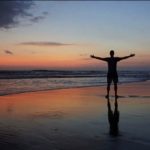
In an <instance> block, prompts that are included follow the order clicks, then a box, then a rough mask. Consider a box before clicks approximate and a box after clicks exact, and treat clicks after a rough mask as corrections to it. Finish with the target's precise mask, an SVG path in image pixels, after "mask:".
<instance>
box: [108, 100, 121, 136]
mask: <svg viewBox="0 0 150 150" xmlns="http://www.w3.org/2000/svg"><path fill="white" fill-rule="evenodd" d="M107 107H108V121H109V126H110V130H109V133H110V135H113V136H117V135H118V132H119V128H118V123H119V111H118V102H117V97H115V109H114V112H113V111H112V110H111V104H110V101H109V98H107Z"/></svg>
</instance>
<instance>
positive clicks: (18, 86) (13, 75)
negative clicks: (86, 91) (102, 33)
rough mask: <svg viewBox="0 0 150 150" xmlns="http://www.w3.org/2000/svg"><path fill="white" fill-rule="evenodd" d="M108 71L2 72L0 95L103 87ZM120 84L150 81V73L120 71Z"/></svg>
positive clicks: (0, 72) (0, 75)
mask: <svg viewBox="0 0 150 150" xmlns="http://www.w3.org/2000/svg"><path fill="white" fill-rule="evenodd" d="M106 75H107V72H106V71H81V70H80V71H64V70H29V71H0V95H8V94H17V93H24V92H33V91H43V90H53V89H65V88H77V87H89V86H103V85H106ZM118 75H119V84H122V83H130V82H141V81H147V80H150V71H118Z"/></svg>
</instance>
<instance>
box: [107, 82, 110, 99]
mask: <svg viewBox="0 0 150 150" xmlns="http://www.w3.org/2000/svg"><path fill="white" fill-rule="evenodd" d="M109 91H110V82H107V97H109Z"/></svg>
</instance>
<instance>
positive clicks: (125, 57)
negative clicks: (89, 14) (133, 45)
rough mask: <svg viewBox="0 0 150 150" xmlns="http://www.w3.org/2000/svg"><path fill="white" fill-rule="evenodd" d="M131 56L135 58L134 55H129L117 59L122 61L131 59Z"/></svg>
mask: <svg viewBox="0 0 150 150" xmlns="http://www.w3.org/2000/svg"><path fill="white" fill-rule="evenodd" d="M133 56H135V54H130V55H129V56H124V57H119V59H120V60H123V59H127V58H130V57H133Z"/></svg>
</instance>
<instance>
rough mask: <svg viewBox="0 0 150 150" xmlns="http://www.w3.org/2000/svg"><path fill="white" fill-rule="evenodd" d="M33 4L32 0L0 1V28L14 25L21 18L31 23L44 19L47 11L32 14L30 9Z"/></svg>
mask: <svg viewBox="0 0 150 150" xmlns="http://www.w3.org/2000/svg"><path fill="white" fill-rule="evenodd" d="M33 6H34V7H35V6H36V5H35V2H34V1H0V28H4V29H9V28H13V27H16V25H18V24H20V22H21V19H26V20H27V21H29V22H32V23H33V22H35V23H37V22H39V21H40V20H43V19H45V17H46V16H47V15H48V12H46V11H44V12H41V14H40V15H39V16H34V15H33V14H31V11H30V10H31V9H32V8H33Z"/></svg>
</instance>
